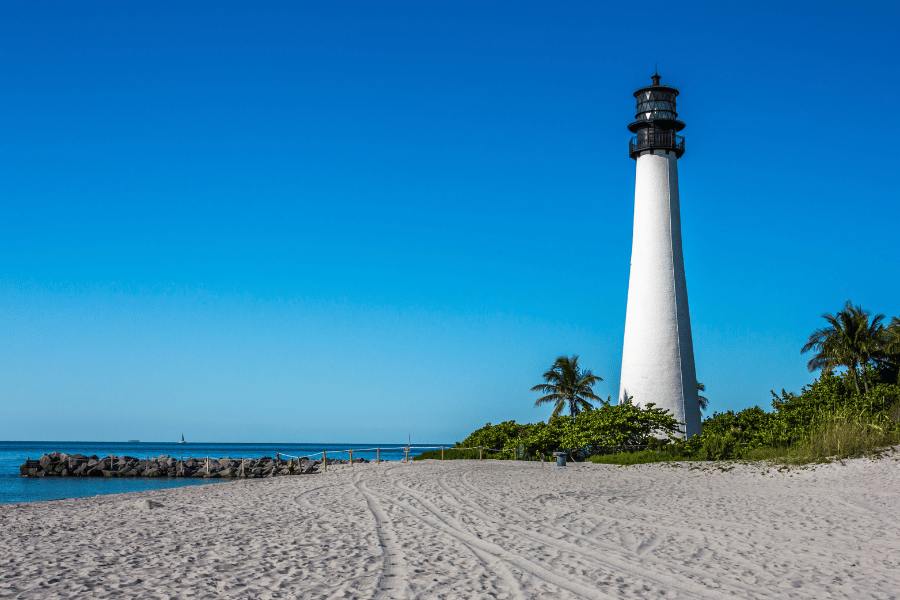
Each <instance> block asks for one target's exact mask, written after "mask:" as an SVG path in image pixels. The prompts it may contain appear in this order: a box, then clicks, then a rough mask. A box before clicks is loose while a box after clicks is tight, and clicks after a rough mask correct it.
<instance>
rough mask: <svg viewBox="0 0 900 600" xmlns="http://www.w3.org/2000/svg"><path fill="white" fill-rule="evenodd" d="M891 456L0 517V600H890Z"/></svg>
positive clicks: (74, 503)
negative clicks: (804, 465)
mask: <svg viewBox="0 0 900 600" xmlns="http://www.w3.org/2000/svg"><path fill="white" fill-rule="evenodd" d="M898 459H900V454H894V455H892V456H890V457H888V458H883V459H881V460H875V461H871V460H866V459H856V460H852V461H847V462H846V463H845V464H844V465H840V464H830V465H822V466H816V467H815V468H814V469H813V468H809V469H792V470H791V471H789V472H779V471H778V470H777V469H776V468H772V467H769V468H763V467H760V466H759V465H737V466H734V468H733V469H731V470H727V471H725V470H721V469H720V468H719V467H715V466H711V465H710V464H709V463H704V464H702V465H699V464H698V463H695V464H688V463H682V464H678V465H671V466H669V465H659V464H657V465H645V466H639V467H627V468H625V467H612V466H601V465H583V464H579V465H573V464H572V463H570V464H569V466H568V467H566V468H557V467H556V466H555V465H549V464H547V465H543V466H542V465H541V464H540V463H530V462H528V463H526V462H508V461H484V462H478V461H446V462H440V461H423V462H411V463H381V464H379V465H376V464H368V465H357V466H354V467H352V468H351V467H349V466H344V467H332V468H329V471H328V473H327V474H322V475H308V476H298V477H284V478H276V479H269V480H252V481H244V480H242V481H234V482H228V483H222V484H219V485H209V486H197V487H189V488H180V489H171V490H158V491H152V492H140V493H135V494H120V495H110V496H102V497H93V498H80V499H70V500H59V501H49V502H38V503H31V504H10V505H0V531H2V536H0V598H232V597H234V598H422V599H427V598H501V599H505V598H510V599H525V598H548V599H549V598H553V599H559V598H597V599H606V598H660V597H662V598H725V597H728V598H895V597H897V596H898V594H900V566H898V562H900V526H898V524H897V522H896V521H897V519H896V515H897V510H898V507H900V462H898ZM726 468H727V467H726Z"/></svg>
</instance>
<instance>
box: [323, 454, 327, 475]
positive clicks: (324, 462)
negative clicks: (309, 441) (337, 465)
mask: <svg viewBox="0 0 900 600" xmlns="http://www.w3.org/2000/svg"><path fill="white" fill-rule="evenodd" d="M322 465H324V467H325V468H324V469H323V470H322V472H323V473H327V472H328V454H326V451H325V450H322Z"/></svg>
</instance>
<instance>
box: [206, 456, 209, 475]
mask: <svg viewBox="0 0 900 600" xmlns="http://www.w3.org/2000/svg"><path fill="white" fill-rule="evenodd" d="M206 476H207V477H209V456H207V457H206Z"/></svg>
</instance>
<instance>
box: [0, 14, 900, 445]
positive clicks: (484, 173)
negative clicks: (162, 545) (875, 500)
mask: <svg viewBox="0 0 900 600" xmlns="http://www.w3.org/2000/svg"><path fill="white" fill-rule="evenodd" d="M898 13H900V10H898V8H897V5H896V4H895V3H883V4H878V3H852V4H847V3H828V2H824V3H823V2H815V3H799V2H798V3H787V4H785V3H752V4H751V3H740V4H739V3H726V2H711V3H677V4H672V3H654V2H643V3H640V4H635V3H615V4H614V3H595V2H569V3H563V4H559V3H557V4H556V5H551V4H548V3H527V2H508V3H492V4H490V5H485V3H476V2H472V3H463V2H460V3H453V5H452V6H451V5H444V6H437V5H435V4H434V3H421V2H406V3H365V2H345V3H288V2H275V3H268V4H266V5H265V6H262V7H261V6H252V5H249V4H247V3H236V2H216V3H212V2H194V3H190V4H184V3H154V4H152V5H143V6H135V5H133V4H126V3H112V2H96V3H91V4H90V5H77V6H76V5H73V4H71V3H54V2H47V3H40V4H34V3H9V4H5V5H3V6H2V7H0V77H2V81H3V89H4V93H3V94H0V185H2V201H0V257H2V259H0V403H2V406H3V415H4V417H3V418H2V419H0V439H13V440H16V439H19V440H23V439H31V440H42V439H46V440H53V439H61V440H62V439H66V440H78V439H81V440H126V439H141V440H171V439H175V438H177V436H178V435H180V434H181V433H182V432H184V433H185V435H186V436H187V437H188V438H189V439H191V440H194V441H234V442H238V441H286V442H288V441H289V442H315V441H323V442H324V441H333V442H339V441H369V440H371V441H379V442H381V441H385V442H390V441H405V440H406V437H407V435H408V434H411V435H412V438H413V441H414V442H416V441H420V442H427V441H449V442H452V441H456V440H460V439H462V438H463V437H464V436H465V435H466V433H468V432H469V431H471V430H473V429H475V428H477V427H480V426H481V425H483V424H484V423H486V422H494V423H497V422H499V421H503V420H506V419H516V420H518V421H535V420H538V419H545V418H546V417H547V410H546V409H533V408H532V404H533V402H534V400H535V397H536V395H535V394H532V393H531V392H530V391H529V389H530V388H531V386H533V385H535V384H537V383H539V382H540V375H541V373H542V372H543V371H544V370H546V368H547V367H548V366H549V365H550V364H551V363H552V362H553V360H554V359H555V358H556V356H558V355H560V354H579V355H580V356H581V360H582V362H583V364H585V365H586V366H588V367H591V368H592V369H593V370H594V372H595V373H596V374H598V375H600V376H602V377H603V378H604V382H603V383H601V384H600V386H599V387H598V388H597V390H596V391H597V392H598V393H599V394H600V395H602V396H604V397H606V396H615V395H616V393H617V390H618V378H619V368H620V362H621V352H622V336H623V330H624V322H625V303H626V297H627V286H628V268H629V267H628V265H629V259H630V252H631V227H632V211H633V193H634V161H632V160H631V159H629V158H628V152H627V146H628V138H629V135H630V134H629V133H628V131H627V129H626V125H627V124H628V123H629V122H630V120H631V119H632V117H633V116H634V99H633V97H632V92H633V91H634V90H635V89H637V88H638V87H642V86H644V85H647V84H648V83H649V76H650V75H651V74H652V73H653V68H654V65H655V64H656V63H658V65H659V72H660V74H661V75H662V77H663V83H667V84H670V85H674V86H676V87H678V88H679V89H680V90H681V96H680V97H679V114H680V116H681V118H683V120H684V121H685V122H686V123H687V128H686V129H685V131H684V132H683V133H684V135H685V137H686V139H687V153H686V154H685V156H684V157H683V158H682V159H681V160H679V171H680V172H679V178H680V185H681V205H682V224H683V236H684V256H685V264H686V272H687V279H688V291H689V298H690V307H691V318H692V323H693V336H694V343H695V355H696V363H697V370H698V378H699V379H700V380H701V381H703V382H705V383H706V385H707V394H706V395H707V396H708V397H709V398H710V400H711V408H712V409H715V410H727V409H735V410H739V409H741V408H744V407H747V406H753V405H755V404H759V405H760V406H763V407H764V408H767V409H768V408H770V401H771V397H770V394H769V390H770V389H775V390H780V389H781V388H786V389H787V390H789V391H791V390H793V391H799V389H800V388H801V387H802V386H803V385H804V384H806V383H809V382H811V381H812V379H813V378H814V377H815V375H814V374H811V373H809V372H808V371H807V370H806V360H807V357H805V356H801V355H800V354H799V349H800V347H801V346H802V344H803V342H804V340H805V338H806V337H807V336H808V335H809V333H810V332H811V331H812V330H813V329H815V328H816V327H818V326H819V325H820V322H821V318H820V315H821V314H822V313H823V312H835V311H837V310H838V309H839V308H840V307H841V305H842V304H843V302H844V301H845V300H847V299H851V300H853V302H854V303H860V304H862V305H863V306H864V307H865V308H868V309H870V310H872V311H873V312H880V313H886V314H888V315H889V316H890V315H895V314H900V305H898V302H897V300H898V298H900V280H898V277H897V271H898V269H897V261H896V256H897V250H896V239H895V236H894V233H893V230H894V229H895V228H896V227H895V225H896V223H897V221H898V217H900V203H898V199H900V198H898V191H897V186H896V183H895V182H896V176H897V167H896V164H895V162H896V161H895V160H894V159H892V158H890V157H891V156H892V154H893V146H892V142H893V141H895V140H896V139H898V134H900V131H898V128H900V127H898V121H897V120H896V119H894V118H893V117H892V114H893V109H892V105H893V103H895V102H897V98H900V90H898V87H900V84H898V79H900V78H898V76H897V73H896V68H897V65H896V63H897V60H896V59H897V48H896V31H895V25H896V23H897V22H898V17H900V14H898Z"/></svg>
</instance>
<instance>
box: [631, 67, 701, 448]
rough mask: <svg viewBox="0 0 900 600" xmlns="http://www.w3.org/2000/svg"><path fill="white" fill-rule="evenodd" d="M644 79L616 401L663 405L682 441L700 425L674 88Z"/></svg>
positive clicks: (635, 127)
mask: <svg viewBox="0 0 900 600" xmlns="http://www.w3.org/2000/svg"><path fill="white" fill-rule="evenodd" d="M652 80H653V85H650V86H647V87H644V88H641V89H639V90H638V91H636V92H635V93H634V97H635V98H636V99H637V114H636V115H635V121H634V122H633V123H631V124H630V125H629V126H628V129H629V131H631V133H632V134H634V136H633V137H632V138H631V142H630V143H629V145H628V154H629V156H631V158H633V159H634V160H635V162H636V164H637V176H636V178H635V184H634V233H633V237H632V242H631V244H632V245H631V274H630V276H629V279H628V307H627V309H626V313H625V343H624V347H623V352H622V377H621V379H620V383H619V401H620V402H623V401H626V400H627V399H628V398H632V402H633V403H634V404H635V405H638V406H643V405H647V404H649V403H651V402H652V403H654V404H655V405H656V406H657V407H658V408H664V409H667V410H669V411H670V412H671V413H672V414H673V415H674V417H675V419H676V420H678V421H680V422H682V423H684V424H685V425H684V430H685V436H686V437H688V438H689V437H691V436H693V435H696V434H698V433H700V428H701V425H700V405H699V403H698V400H697V373H696V371H695V369H694V344H693V341H692V339H691V316H690V311H689V310H688V295H687V283H686V282H685V278H684V257H683V256H682V253H681V210H680V208H679V204H678V200H679V198H678V159H679V158H681V157H682V156H683V155H684V138H683V137H682V136H680V135H678V132H679V131H681V130H682V129H684V123H683V122H681V121H679V120H678V113H677V112H676V111H675V98H676V97H677V96H678V90H676V89H675V88H673V87H669V86H667V85H661V84H660V83H659V80H660V76H659V75H658V74H657V75H653V77H652Z"/></svg>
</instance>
